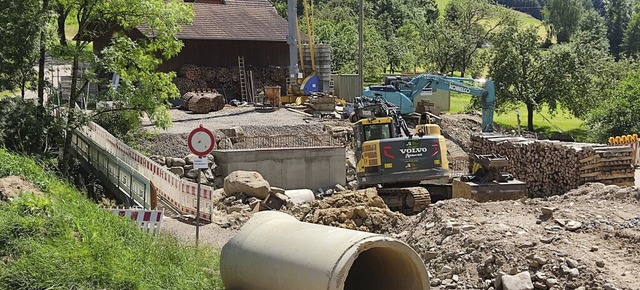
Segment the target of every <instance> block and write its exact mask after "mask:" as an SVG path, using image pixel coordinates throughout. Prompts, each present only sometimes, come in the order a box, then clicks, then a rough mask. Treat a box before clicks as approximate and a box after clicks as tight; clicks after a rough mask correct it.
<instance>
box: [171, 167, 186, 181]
mask: <svg viewBox="0 0 640 290" xmlns="http://www.w3.org/2000/svg"><path fill="white" fill-rule="evenodd" d="M169 171H171V172H173V174H175V175H177V176H178V177H180V178H182V177H183V176H184V168H182V167H180V166H176V167H171V168H169Z"/></svg>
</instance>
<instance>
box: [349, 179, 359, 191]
mask: <svg viewBox="0 0 640 290" xmlns="http://www.w3.org/2000/svg"><path fill="white" fill-rule="evenodd" d="M348 186H349V188H350V189H352V190H356V189H358V181H357V180H353V181H350V182H349V184H348Z"/></svg>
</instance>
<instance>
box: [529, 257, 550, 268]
mask: <svg viewBox="0 0 640 290" xmlns="http://www.w3.org/2000/svg"><path fill="white" fill-rule="evenodd" d="M533 260H534V261H536V262H537V263H538V264H539V265H540V266H543V265H546V264H547V263H548V261H547V259H545V258H543V257H540V256H538V255H535V256H533Z"/></svg>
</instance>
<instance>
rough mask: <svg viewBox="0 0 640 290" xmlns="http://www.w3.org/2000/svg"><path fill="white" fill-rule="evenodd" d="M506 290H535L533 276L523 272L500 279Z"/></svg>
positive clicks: (503, 276)
mask: <svg viewBox="0 0 640 290" xmlns="http://www.w3.org/2000/svg"><path fill="white" fill-rule="evenodd" d="M500 279H501V285H502V289H504V290H533V289H534V287H533V283H532V282H531V275H530V274H529V272H521V273H519V274H516V275H502V276H501V277H500Z"/></svg>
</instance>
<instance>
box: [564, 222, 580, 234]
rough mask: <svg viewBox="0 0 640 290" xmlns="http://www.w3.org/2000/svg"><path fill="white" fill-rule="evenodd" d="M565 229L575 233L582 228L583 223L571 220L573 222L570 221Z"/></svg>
mask: <svg viewBox="0 0 640 290" xmlns="http://www.w3.org/2000/svg"><path fill="white" fill-rule="evenodd" d="M564 227H565V228H566V229H567V230H569V231H572V232H575V231H577V230H578V229H580V228H581V227H582V223H581V222H579V221H573V220H571V221H568V222H567V223H566V224H565V225H564Z"/></svg>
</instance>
